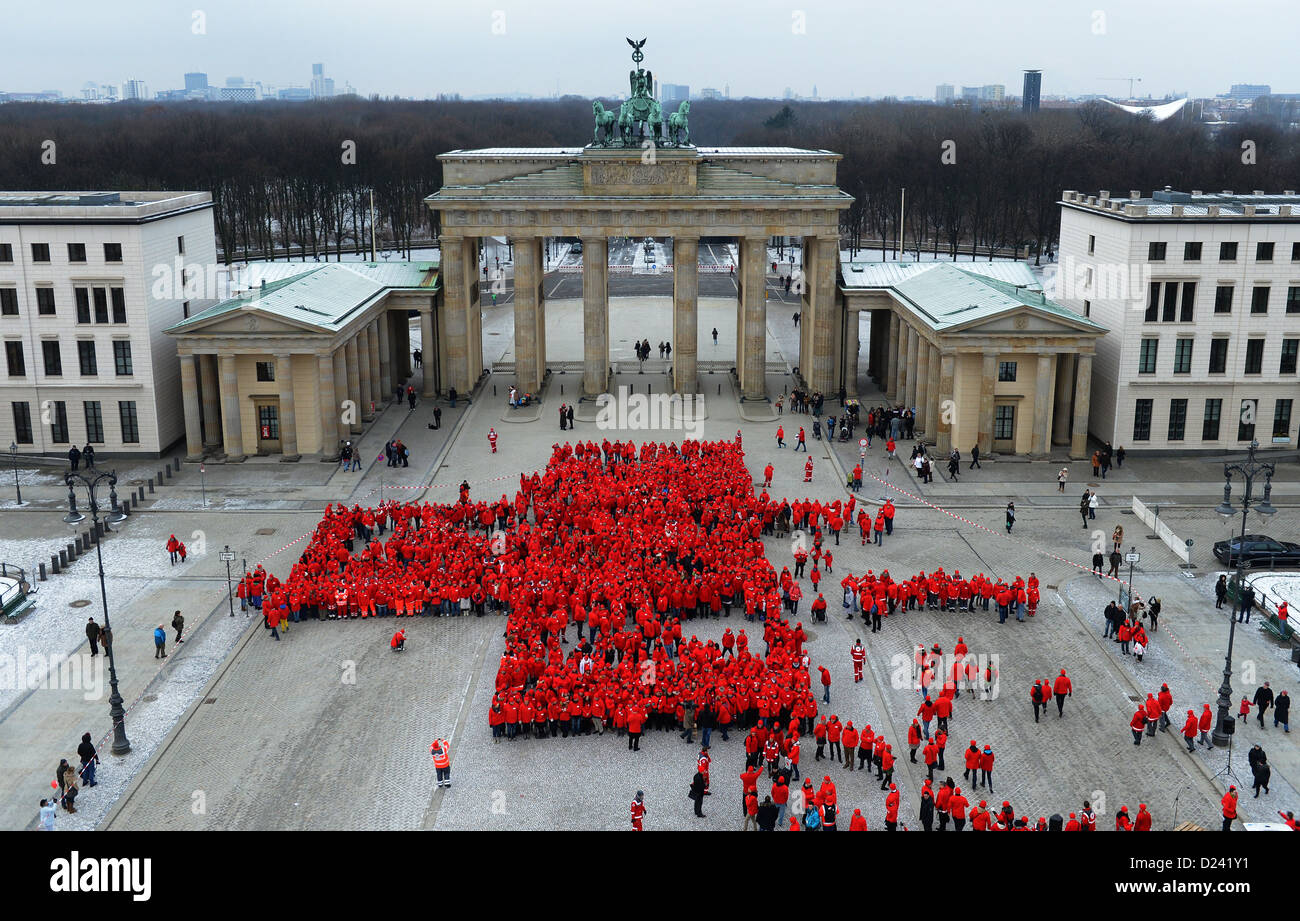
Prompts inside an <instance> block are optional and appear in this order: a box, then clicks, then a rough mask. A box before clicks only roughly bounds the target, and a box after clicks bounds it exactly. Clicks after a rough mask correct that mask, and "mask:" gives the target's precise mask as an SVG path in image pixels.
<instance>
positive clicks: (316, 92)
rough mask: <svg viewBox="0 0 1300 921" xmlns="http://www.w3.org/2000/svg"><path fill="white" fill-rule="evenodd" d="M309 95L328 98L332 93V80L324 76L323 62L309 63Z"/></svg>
mask: <svg viewBox="0 0 1300 921" xmlns="http://www.w3.org/2000/svg"><path fill="white" fill-rule="evenodd" d="M311 95H312V98H313V99H328V98H329V97H330V96H333V95H334V81H333V80H331V79H330V78H329V77H326V76H325V65H324V64H313V65H311Z"/></svg>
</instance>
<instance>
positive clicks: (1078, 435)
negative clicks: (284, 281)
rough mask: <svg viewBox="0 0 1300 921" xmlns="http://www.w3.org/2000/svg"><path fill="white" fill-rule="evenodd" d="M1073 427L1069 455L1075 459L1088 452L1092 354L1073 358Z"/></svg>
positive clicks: (1082, 354) (1083, 354)
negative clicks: (1074, 366)
mask: <svg viewBox="0 0 1300 921" xmlns="http://www.w3.org/2000/svg"><path fill="white" fill-rule="evenodd" d="M1075 363H1076V369H1075V372H1074V428H1073V430H1072V431H1071V433H1070V456H1071V457H1073V458H1075V459H1076V460H1077V459H1079V458H1082V457H1086V456H1087V454H1088V398H1089V396H1090V395H1091V393H1092V355H1091V354H1090V353H1080V354H1079V355H1078V356H1077V357H1076V358H1075Z"/></svg>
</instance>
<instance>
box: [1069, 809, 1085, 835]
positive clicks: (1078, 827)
mask: <svg viewBox="0 0 1300 921" xmlns="http://www.w3.org/2000/svg"><path fill="white" fill-rule="evenodd" d="M1065 830H1066V831H1083V824H1082V823H1081V822H1080V821H1079V820H1078V819H1077V818H1075V815H1074V813H1073V812H1071V813H1070V821H1068V822H1066V823H1065Z"/></svg>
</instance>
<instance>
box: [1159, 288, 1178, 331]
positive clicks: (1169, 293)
mask: <svg viewBox="0 0 1300 921" xmlns="http://www.w3.org/2000/svg"><path fill="white" fill-rule="evenodd" d="M1177 314H1178V282H1176V281H1167V282H1165V307H1164V311H1163V312H1162V313H1161V315H1160V319H1161V320H1163V321H1164V322H1166V323H1172V322H1174V317H1175V316H1177Z"/></svg>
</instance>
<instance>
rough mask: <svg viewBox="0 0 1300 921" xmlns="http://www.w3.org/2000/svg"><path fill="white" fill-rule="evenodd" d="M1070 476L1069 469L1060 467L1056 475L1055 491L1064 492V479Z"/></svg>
mask: <svg viewBox="0 0 1300 921" xmlns="http://www.w3.org/2000/svg"><path fill="white" fill-rule="evenodd" d="M1069 478H1070V471H1069V469H1068V468H1066V467H1062V468H1061V472H1060V473H1058V474H1057V475H1056V491H1057V492H1065V481H1066V480H1068V479H1069Z"/></svg>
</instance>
